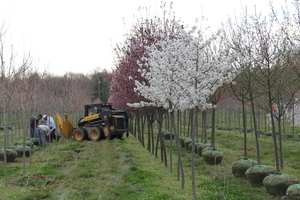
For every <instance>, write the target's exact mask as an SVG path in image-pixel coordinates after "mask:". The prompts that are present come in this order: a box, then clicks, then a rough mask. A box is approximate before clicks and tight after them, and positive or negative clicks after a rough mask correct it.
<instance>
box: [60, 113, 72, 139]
mask: <svg viewBox="0 0 300 200" xmlns="http://www.w3.org/2000/svg"><path fill="white" fill-rule="evenodd" d="M56 122H57V125H58V127H59V130H60V132H61V133H62V135H63V137H64V138H72V137H73V135H72V133H73V129H74V127H73V125H72V123H71V122H70V120H69V118H68V114H65V119H64V121H62V120H61V118H60V116H59V115H58V113H56Z"/></svg>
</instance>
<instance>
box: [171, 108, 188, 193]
mask: <svg viewBox="0 0 300 200" xmlns="http://www.w3.org/2000/svg"><path fill="white" fill-rule="evenodd" d="M171 125H172V127H173V131H174V134H175V139H176V146H177V149H178V169H179V170H178V172H179V173H178V174H180V173H181V189H184V182H185V178H184V170H183V164H182V158H181V148H180V143H179V135H178V133H177V131H176V126H175V123H174V112H171ZM178 180H180V176H178Z"/></svg>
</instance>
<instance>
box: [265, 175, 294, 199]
mask: <svg viewBox="0 0 300 200" xmlns="http://www.w3.org/2000/svg"><path fill="white" fill-rule="evenodd" d="M298 183H299V179H298V178H297V177H296V176H294V175H289V174H270V175H268V176H266V177H265V178H264V180H263V185H264V186H265V188H266V191H267V193H268V194H269V195H270V196H275V197H278V196H285V195H286V190H287V188H288V187H289V186H290V185H294V184H298Z"/></svg>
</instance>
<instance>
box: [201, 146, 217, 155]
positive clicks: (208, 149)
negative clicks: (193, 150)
mask: <svg viewBox="0 0 300 200" xmlns="http://www.w3.org/2000/svg"><path fill="white" fill-rule="evenodd" d="M205 151H221V150H220V149H219V148H218V147H211V146H209V147H204V148H203V149H202V150H201V154H203V153H204V152H205Z"/></svg>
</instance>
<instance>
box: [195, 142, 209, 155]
mask: <svg viewBox="0 0 300 200" xmlns="http://www.w3.org/2000/svg"><path fill="white" fill-rule="evenodd" d="M205 147H210V144H208V143H201V144H197V145H196V152H197V154H198V155H199V156H202V149H204V148H205Z"/></svg>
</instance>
